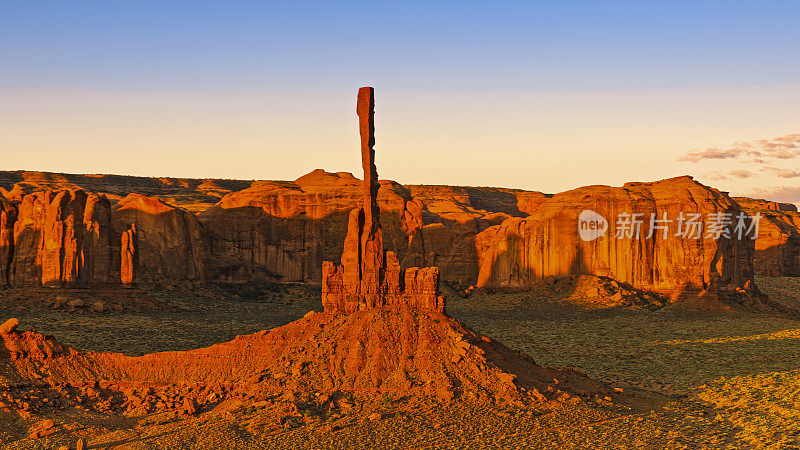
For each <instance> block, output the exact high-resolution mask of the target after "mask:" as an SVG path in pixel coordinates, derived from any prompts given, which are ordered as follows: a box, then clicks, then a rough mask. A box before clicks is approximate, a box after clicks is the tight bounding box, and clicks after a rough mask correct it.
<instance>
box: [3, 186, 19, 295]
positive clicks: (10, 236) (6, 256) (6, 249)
mask: <svg viewBox="0 0 800 450" xmlns="http://www.w3.org/2000/svg"><path fill="white" fill-rule="evenodd" d="M16 220H17V209H16V208H15V207H14V205H12V204H11V202H9V201H8V200H6V198H5V197H3V196H2V195H0V285H4V284H8V281H9V272H10V271H11V262H12V260H13V258H14V222H16Z"/></svg>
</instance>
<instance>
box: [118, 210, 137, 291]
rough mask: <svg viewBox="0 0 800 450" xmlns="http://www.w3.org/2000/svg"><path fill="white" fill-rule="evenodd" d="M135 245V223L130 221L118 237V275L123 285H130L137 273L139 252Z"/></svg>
mask: <svg viewBox="0 0 800 450" xmlns="http://www.w3.org/2000/svg"><path fill="white" fill-rule="evenodd" d="M136 247H137V242H136V224H135V223H132V224H131V225H130V227H129V228H128V229H127V230H125V231H123V232H122V237H121V238H120V251H119V258H120V267H119V275H120V281H121V282H122V284H123V285H124V286H131V285H132V284H133V283H134V282H135V281H136V275H138V273H139V252H138V251H137V250H136Z"/></svg>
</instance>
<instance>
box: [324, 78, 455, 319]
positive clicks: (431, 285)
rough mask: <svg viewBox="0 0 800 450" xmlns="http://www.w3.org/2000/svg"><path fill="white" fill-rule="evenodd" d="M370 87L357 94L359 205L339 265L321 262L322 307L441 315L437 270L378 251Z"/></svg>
mask: <svg viewBox="0 0 800 450" xmlns="http://www.w3.org/2000/svg"><path fill="white" fill-rule="evenodd" d="M374 105H375V103H374V99H373V90H372V88H361V89H360V90H359V91H358V105H357V108H356V111H357V113H358V118H359V124H360V130H361V161H362V165H363V168H364V183H363V189H364V190H363V196H362V198H363V202H364V203H363V205H362V206H360V207H358V208H355V209H353V210H352V211H351V212H350V216H349V220H348V225H347V236H346V237H345V240H344V250H343V251H342V259H341V260H342V265H341V266H335V265H334V264H333V263H332V262H330V261H326V262H324V263H323V267H322V306H323V307H324V308H325V312H328V313H332V314H340V313H345V314H350V313H353V312H356V311H359V310H364V309H375V308H384V307H390V308H394V309H402V308H413V309H416V310H420V311H435V312H444V297H443V296H440V295H439V269H438V268H436V267H424V268H421V269H420V268H417V267H412V268H408V269H406V270H403V269H401V268H400V263H399V262H398V260H397V256H395V254H394V252H387V251H384V249H383V228H382V227H381V222H380V209H379V208H378V201H377V199H378V191H379V188H380V185H379V184H378V171H377V169H376V168H375V151H374V150H373V148H372V147H373V145H374V144H375V136H374V132H375V125H374Z"/></svg>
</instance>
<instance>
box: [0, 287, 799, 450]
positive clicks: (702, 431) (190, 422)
mask: <svg viewBox="0 0 800 450" xmlns="http://www.w3.org/2000/svg"><path fill="white" fill-rule="evenodd" d="M758 283H759V286H761V288H762V289H763V290H764V291H765V292H767V293H768V294H770V295H771V298H773V299H775V300H780V301H782V302H784V303H786V304H787V305H793V302H798V299H800V280H797V279H792V278H775V279H759V280H758ZM239 294H240V296H237V297H234V296H230V297H227V298H225V297H223V299H219V298H216V299H212V298H197V299H194V298H192V299H187V298H186V297H182V296H177V295H176V296H172V297H171V298H167V299H166V300H165V302H166V303H167V306H168V307H167V308H159V309H150V308H139V309H130V310H123V311H121V312H120V311H114V312H109V313H103V314H98V313H89V312H85V311H77V312H73V313H69V312H67V311H66V310H63V309H61V310H52V309H47V308H45V307H37V306H32V307H26V308H24V309H19V308H17V307H16V306H10V305H9V302H8V301H5V302H3V305H4V306H5V307H4V308H0V319H5V318H7V317H18V318H19V319H20V320H21V322H22V323H23V326H24V327H25V328H28V329H30V328H35V329H36V330H37V331H39V332H41V333H45V334H53V335H55V336H56V337H57V338H58V339H59V340H61V341H62V342H65V343H67V344H69V345H72V346H75V347H77V348H84V349H89V350H98V351H120V352H123V353H126V354H131V355H138V354H143V353H148V352H153V351H163V350H186V349H191V348H198V347H203V346H206V345H209V344H211V343H214V342H220V341H225V340H229V339H231V338H233V337H234V336H236V335H240V334H249V333H253V332H256V331H259V330H262V329H267V328H272V327H275V326H279V325H282V324H284V323H288V322H290V321H292V320H295V319H298V318H300V317H302V316H303V314H305V312H307V311H308V310H311V309H315V310H319V309H320V307H319V301H318V300H317V299H318V295H317V294H318V293H317V292H316V290H315V289H314V288H312V287H307V286H298V285H290V286H278V287H275V286H270V287H268V288H266V289H259V290H255V291H253V292H245V293H242V292H239ZM551 294H552V293H551V292H550V291H547V290H544V291H534V292H528V293H495V294H487V293H480V292H476V293H475V294H474V295H472V296H471V297H470V298H468V299H459V298H455V297H454V296H452V295H451V296H450V299H451V300H450V302H449V304H448V313H449V314H451V315H453V316H455V317H457V318H459V319H460V320H462V322H464V323H465V324H468V325H470V326H472V327H473V328H475V329H476V330H478V331H480V332H482V333H484V334H486V335H489V336H492V337H494V338H496V339H498V340H500V341H502V342H504V343H505V344H507V345H509V346H510V347H512V348H515V349H517V350H520V351H524V352H526V353H528V354H530V355H532V356H533V357H534V358H535V359H536V361H537V362H538V363H540V364H543V365H547V366H554V367H575V368H578V369H579V370H581V371H583V372H586V373H587V374H589V375H590V376H592V377H594V378H597V379H601V380H605V381H607V382H609V383H611V384H612V385H613V386H618V387H621V388H623V389H624V390H625V391H626V392H632V393H635V396H636V397H637V398H638V399H639V400H640V401H639V403H638V404H626V405H603V404H594V403H593V404H572V403H564V404H561V405H547V406H546V407H544V406H543V408H542V409H541V410H540V411H530V410H515V409H502V408H497V407H492V406H488V405H468V404H461V403H457V404H454V405H451V406H447V407H436V406H434V405H429V404H425V403H424V402H423V403H420V404H419V405H409V404H407V403H402V402H398V403H397V404H395V403H394V402H393V401H388V402H387V404H386V405H385V406H384V407H383V409H382V411H381V419H380V420H367V419H366V418H365V417H363V416H364V415H363V414H358V411H350V412H349V413H342V414H341V417H327V418H322V419H319V418H309V420H308V424H307V425H305V426H298V427H285V426H283V427H281V426H278V427H276V426H275V424H274V423H271V422H270V421H269V419H268V418H267V417H266V416H265V415H264V414H263V413H262V411H261V410H260V409H259V408H258V406H257V405H236V404H231V405H224V408H221V409H220V410H219V411H209V412H205V413H203V414H200V415H198V416H197V417H191V418H175V417H169V416H167V415H159V414H154V415H151V416H147V417H145V418H141V419H136V420H134V419H130V418H123V417H108V416H104V415H102V414H99V413H94V412H90V411H85V410H71V411H66V412H65V413H64V415H63V417H61V418H60V419H59V420H60V421H61V422H62V423H63V424H65V426H66V425H70V424H75V425H70V426H72V427H73V428H75V429H74V430H72V431H71V432H70V433H62V434H60V435H53V436H51V437H48V438H47V439H39V440H36V441H33V440H28V439H20V437H21V436H24V435H25V434H26V430H27V429H28V427H29V426H30V423H28V422H26V421H24V420H20V419H19V418H18V417H16V416H14V415H10V414H6V413H4V412H3V411H0V442H3V443H4V444H6V447H8V448H52V447H54V446H57V445H56V444H58V445H62V444H64V443H71V441H70V439H73V438H74V437H75V436H77V435H83V436H85V437H87V438H89V443H90V448H191V447H202V446H207V447H210V448H225V447H227V448H242V447H248V448H249V447H263V448H356V447H375V446H381V447H387V448H404V447H406V448H407V447H414V448H419V447H424V446H426V445H428V446H431V447H436V448H480V447H520V446H524V447H531V448H537V447H538V448H592V447H593V448H599V447H602V448H615V447H616V448H642V447H645V448H648V447H649V448H664V447H665V446H668V447H670V448H748V447H752V448H793V447H796V446H798V443H800V421H798V420H797V419H798V418H799V417H798V416H800V413H798V411H800V409H798V406H800V405H799V404H798V403H800V364H798V363H799V362H800V358H799V357H800V340H798V338H800V322H798V321H794V320H789V319H783V318H779V317H770V316H763V315H753V314H735V315H708V314H692V313H687V312H685V311H681V310H677V309H675V308H672V307H667V308H662V309H656V310H651V309H648V308H622V307H620V308H612V309H602V308H584V307H580V306H575V305H572V306H568V305H564V304H563V303H561V302H559V301H558V298H557V296H553V295H551ZM0 295H2V292H0ZM320 420H321V421H320ZM318 421H319V423H317V422H318Z"/></svg>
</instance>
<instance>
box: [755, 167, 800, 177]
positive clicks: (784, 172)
mask: <svg viewBox="0 0 800 450" xmlns="http://www.w3.org/2000/svg"><path fill="white" fill-rule="evenodd" d="M761 170H762V171H764V172H772V173H773V174H775V175H776V176H778V177H780V178H798V177H800V171H797V170H791V169H783V168H780V167H773V166H768V167H763V168H762V169H761Z"/></svg>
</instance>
